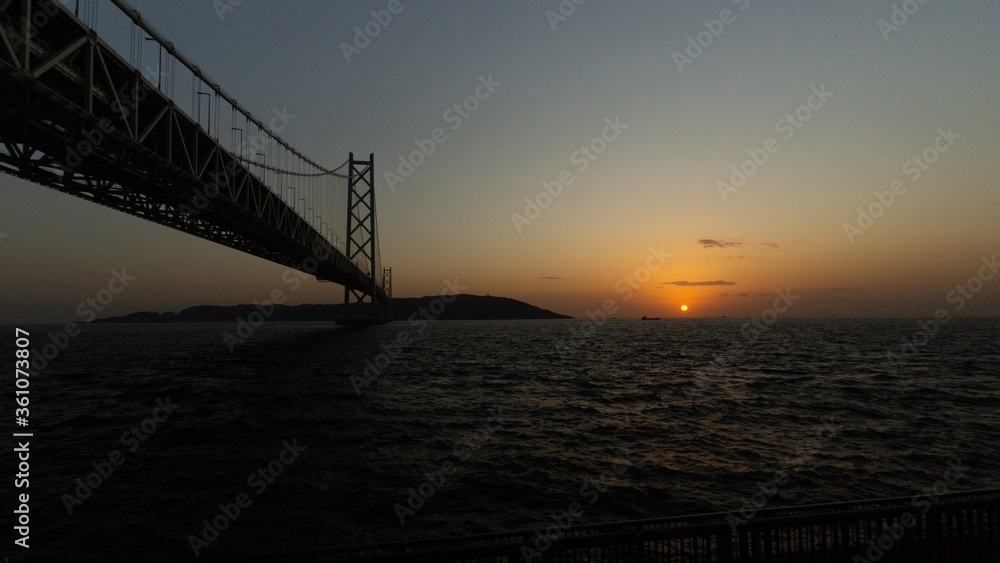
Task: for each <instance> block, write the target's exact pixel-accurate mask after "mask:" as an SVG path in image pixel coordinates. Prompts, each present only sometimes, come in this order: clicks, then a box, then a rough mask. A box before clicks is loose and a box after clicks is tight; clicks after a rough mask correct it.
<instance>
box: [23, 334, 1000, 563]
mask: <svg viewBox="0 0 1000 563" xmlns="http://www.w3.org/2000/svg"><path fill="white" fill-rule="evenodd" d="M744 322H745V321H743V320H737V319H718V320H707V319H706V320H696V319H685V320H683V321H659V322H639V321H610V322H607V323H605V324H604V325H603V326H600V327H597V328H596V330H595V331H594V334H593V335H591V336H580V335H581V334H583V333H586V332H589V330H588V327H587V325H584V324H583V323H582V322H581V321H506V322H439V323H433V324H430V325H426V326H425V327H417V326H410V325H408V324H406V323H393V324H389V325H385V326H379V327H369V328H351V329H345V328H338V327H334V326H332V325H326V324H311V323H309V324H270V325H265V326H263V327H262V328H260V329H259V330H258V331H257V333H256V334H255V335H254V336H253V338H252V339H251V340H249V341H248V342H247V343H245V344H243V345H241V346H239V347H237V348H236V350H235V352H233V353H230V351H229V350H228V349H227V347H226V345H225V343H224V342H223V339H222V333H223V332H225V331H232V330H233V328H234V327H233V326H230V325H224V324H203V325H103V326H102V325H96V326H87V327H85V329H84V332H83V333H82V334H81V335H80V336H78V337H76V338H73V339H72V341H71V342H70V344H69V346H68V348H67V349H66V350H65V351H62V352H61V353H59V355H58V356H57V357H55V358H54V359H52V360H51V361H50V362H49V365H47V366H46V367H45V368H44V369H43V370H41V371H40V372H39V373H37V374H35V375H33V376H32V387H31V392H32V400H33V402H32V408H31V416H32V428H31V430H33V431H34V432H35V437H34V438H33V439H32V441H31V448H32V454H31V462H32V466H31V471H32V475H31V488H30V492H31V502H32V505H31V510H32V524H33V526H32V537H31V539H32V549H31V553H32V554H33V555H34V556H35V558H39V559H45V558H49V559H59V558H63V559H65V557H64V556H66V555H68V554H72V557H70V559H72V560H93V561H98V560H100V561H104V560H143V559H144V560H163V559H171V560H174V559H190V558H193V557H194V553H193V551H192V549H191V547H190V545H189V541H190V540H189V537H190V536H198V537H200V536H201V535H202V533H203V528H204V524H203V521H204V520H212V519H213V518H215V517H216V516H217V515H218V514H219V512H220V509H219V504H220V503H223V504H226V503H233V502H234V501H235V499H236V498H237V495H239V494H241V493H246V494H247V498H249V500H250V504H249V506H246V507H245V508H243V509H242V510H241V512H240V515H239V516H238V517H237V518H236V519H235V520H234V521H232V522H231V523H230V524H229V526H228V528H227V529H226V530H223V531H222V532H221V533H220V534H219V536H218V538H217V539H215V540H214V541H213V542H211V543H210V544H209V545H208V546H207V547H203V548H202V549H201V555H202V556H203V557H205V556H212V557H215V556H231V555H246V554H259V553H266V552H279V553H280V552H290V551H301V550H312V549H319V548H324V547H333V546H340V545H350V544H358V543H366V542H381V541H394V540H402V539H410V538H420V537H428V536H443V535H452V534H467V533H477V532H484V531H501V530H508V529H528V528H532V527H533V526H536V525H539V524H544V523H546V522H547V520H548V518H549V516H550V514H552V513H554V512H558V511H560V510H564V509H565V508H566V507H567V506H568V505H569V504H570V503H572V502H576V501H581V499H582V501H583V503H584V506H585V513H584V516H583V518H582V519H580V520H579V521H580V522H581V523H582V522H586V523H592V522H603V521H613V520H621V519H635V518H647V517H654V516H664V515H675V514H685V513H693V512H709V511H727V510H733V509H738V508H740V506H741V504H742V503H744V502H746V501H747V499H749V498H750V496H751V495H753V493H754V492H756V491H757V490H758V483H760V482H766V481H767V480H769V479H771V478H772V477H774V475H775V473H776V472H780V471H785V472H787V473H788V475H790V478H789V481H788V483H787V484H786V485H783V486H782V487H780V489H779V490H778V492H777V494H776V495H775V496H774V498H772V499H770V500H769V505H770V506H781V505H787V504H799V503H813V502H825V501H837V500H847V499H859V498H867V497H881V496H898V495H912V494H914V493H916V492H918V491H921V490H923V489H925V488H927V487H930V486H932V485H933V483H934V482H935V481H936V480H938V479H939V478H940V477H941V476H942V475H943V474H944V472H945V471H946V470H947V468H948V462H949V461H952V460H958V459H961V462H962V464H963V465H966V466H968V467H969V468H970V469H969V471H968V472H967V473H966V474H965V475H964V476H963V477H962V480H961V481H960V482H959V483H958V484H957V485H956V487H957V488H960V489H973V488H984V487H996V486H1000V321H998V320H996V319H976V320H973V319H970V320H954V321H952V322H951V323H950V324H948V325H947V326H946V327H944V329H942V330H941V331H940V332H939V333H938V334H935V335H934V336H933V337H931V338H930V339H929V341H928V342H927V343H926V344H925V345H923V346H921V347H920V348H919V349H918V351H917V353H915V354H911V355H910V356H909V357H908V358H906V359H905V361H895V362H894V361H890V360H889V359H888V357H887V350H889V349H895V350H897V351H898V350H899V346H900V344H901V343H902V342H903V339H904V338H905V339H912V338H913V336H914V334H915V333H917V332H918V331H919V330H920V327H919V325H918V324H917V322H916V321H913V320H822V321H820V320H810V321H807V320H784V321H779V322H778V323H777V324H775V325H774V326H773V327H772V328H771V329H769V330H767V331H765V332H763V333H762V334H761V335H760V337H759V338H757V339H756V340H753V341H748V340H747V338H746V337H744V336H743V335H741V332H740V326H741V325H742V324H743V323H744ZM47 330H48V329H47V328H43V327H36V328H34V329H32V339H33V342H34V343H35V344H36V345H40V344H43V343H44V342H46V341H47V340H46V337H45V334H46V331H47ZM52 330H55V329H52ZM11 332H12V331H11ZM400 337H402V339H401V338H400ZM400 340H402V341H404V342H406V344H404V345H402V346H398V347H397V346H396V345H395V344H394V343H396V342H399V341H400ZM567 342H571V343H573V344H574V346H573V347H572V349H573V350H575V351H574V352H572V353H570V354H568V355H567V354H565V353H560V351H559V350H561V349H564V348H565V346H564V345H565V344H566V343H567ZM4 346H6V347H5V348H4V349H3V354H4V357H8V358H9V357H12V353H11V352H10V348H9V346H10V343H9V342H5V343H4ZM366 369H367V373H368V375H369V376H371V377H370V379H369V381H368V382H362V378H364V377H365V372H366ZM352 377H354V383H353V384H352ZM355 385H358V386H363V388H361V392H360V394H359V393H357V392H356V391H355ZM168 398H169V401H170V403H173V404H175V405H176V408H175V409H174V412H173V414H170V415H169V416H166V418H165V420H161V421H160V422H158V423H157V424H156V428H155V430H154V431H152V432H150V433H148V434H147V433H145V432H143V437H144V438H145V440H144V441H141V442H139V441H138V440H137V439H136V438H134V437H131V438H127V440H126V442H124V443H123V440H122V436H123V434H124V433H127V432H129V431H130V428H131V427H133V426H135V425H140V424H142V422H143V420H144V419H146V418H148V417H150V416H151V414H153V410H154V408H155V407H156V401H157V400H158V399H159V400H161V401H166V400H167V399H168ZM157 414H158V415H159V416H160V417H161V419H162V418H163V417H164V414H163V413H162V412H160V411H158V412H157ZM146 429H147V430H148V429H151V425H150V424H149V423H147V425H146ZM286 441H287V442H288V443H290V444H291V443H294V444H295V445H297V446H299V447H300V448H304V450H302V451H301V452H300V453H299V454H298V457H290V456H289V455H288V454H287V453H286V454H285V459H286V461H287V460H291V463H287V464H286V463H282V462H281V461H277V462H275V460H280V459H281V458H280V456H279V453H280V452H282V450H283V449H284V448H285V446H284V445H283V444H284V443H285V442H286ZM132 447H134V451H130V448H132ZM115 450H118V451H119V452H121V455H122V457H123V461H121V460H120V461H121V463H120V464H119V465H118V466H112V467H113V473H111V475H109V476H107V477H104V478H102V479H101V481H102V482H101V483H100V484H99V486H97V487H96V488H94V489H93V490H92V491H91V494H90V496H89V497H88V498H86V499H85V500H83V501H82V503H73V502H71V501H69V500H67V499H69V498H70V497H69V496H68V495H76V494H77V490H78V489H79V482H77V481H76V480H77V479H78V478H79V479H81V480H82V481H85V480H86V479H87V477H88V474H91V473H94V472H95V471H96V469H95V466H94V465H93V464H95V463H96V464H97V465H98V466H99V467H100V466H103V467H105V468H106V466H107V464H105V463H103V462H107V461H108V459H109V456H110V455H111V453H112V452H113V451H115ZM272 462H274V463H272ZM4 464H5V467H7V468H9V469H13V463H12V461H11V458H10V457H9V456H7V457H6V459H5V460H4ZM269 464H270V466H271V467H272V469H274V470H278V471H280V475H277V476H276V477H274V478H273V481H272V482H270V483H266V482H265V484H266V488H264V490H263V491H261V490H260V487H259V485H258V484H259V483H261V482H263V481H262V480H260V479H259V478H258V480H256V481H253V482H251V483H248V477H249V476H251V475H252V474H254V473H256V472H257V471H258V470H259V469H264V471H265V474H266V472H267V467H268V465H269ZM443 468H444V469H445V470H446V471H447V475H446V478H445V479H444V481H445V482H444V483H443V484H441V485H440V486H439V487H434V489H433V491H432V492H433V495H432V496H431V497H430V498H429V499H427V500H425V501H424V502H423V505H422V506H419V507H418V508H416V509H414V510H413V511H412V513H410V512H407V511H403V512H402V514H403V516H404V518H405V523H403V524H401V523H400V518H399V513H400V510H401V507H407V508H408V509H409V508H410V507H408V506H407V503H408V497H409V496H410V494H411V491H410V489H419V488H420V487H421V485H422V484H423V483H424V482H425V481H427V480H428V477H425V474H428V473H430V477H429V478H430V479H431V480H432V481H433V480H437V481H440V477H435V475H434V472H442V474H444V473H445V471H443ZM11 473H12V471H11ZM268 478H269V479H270V478H271V477H270V475H268ZM91 481H92V482H96V477H93V476H92V477H91ZM428 487H429V485H424V491H425V492H426V491H428V490H430V489H429V488H428ZM5 490H10V488H9V486H8V487H6V488H5ZM80 492H84V493H85V492H86V490H81V491H80ZM591 501H593V502H592V503H591ZM412 502H416V501H412ZM67 504H70V505H71V508H72V514H69V513H68V510H67ZM397 504H398V505H399V506H398V507H397V506H396V505H397ZM5 505H6V503H5ZM8 521H9V520H8ZM8 529H9V528H8ZM8 545H9V544H8ZM4 553H5V554H6V553H10V554H11V559H10V560H11V561H19V560H23V554H21V553H18V552H13V551H10V550H9V548H5V552H4Z"/></svg>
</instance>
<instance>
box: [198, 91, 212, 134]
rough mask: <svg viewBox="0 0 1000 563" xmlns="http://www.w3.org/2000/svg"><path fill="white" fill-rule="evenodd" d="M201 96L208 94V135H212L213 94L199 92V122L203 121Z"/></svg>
mask: <svg viewBox="0 0 1000 563" xmlns="http://www.w3.org/2000/svg"><path fill="white" fill-rule="evenodd" d="M201 96H208V129H207V130H208V136H209V137H211V136H212V95H211V94H209V93H208V92H198V122H199V123H201Z"/></svg>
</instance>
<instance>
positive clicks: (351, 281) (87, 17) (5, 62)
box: [0, 0, 392, 324]
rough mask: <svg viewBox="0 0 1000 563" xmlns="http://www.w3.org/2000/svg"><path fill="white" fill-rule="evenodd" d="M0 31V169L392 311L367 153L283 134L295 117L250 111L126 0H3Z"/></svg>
mask: <svg viewBox="0 0 1000 563" xmlns="http://www.w3.org/2000/svg"><path fill="white" fill-rule="evenodd" d="M104 6H109V7H110V9H104V10H103V11H102V10H101V9H100V8H102V7H104ZM98 28H99V29H98ZM98 30H100V31H102V32H105V36H104V37H102V35H99V34H98ZM109 41H111V43H109ZM115 41H117V43H115ZM0 43H2V44H0V172H4V173H6V174H10V175H12V176H16V177H19V178H23V179H25V180H28V181H31V182H34V183H37V184H41V185H43V186H47V187H49V188H52V189H55V190H59V191H61V192H64V193H67V194H70V195H73V196H76V197H79V198H82V199H85V200H87V201H90V202H93V203H97V204H100V205H104V206H106V207H110V208H112V209H116V210H118V211H123V212H125V213H129V214H131V215H135V216H137V217H141V218H143V219H146V220H148V221H153V222H155V223H159V224H161V225H165V226H167V227H170V228H173V229H177V230H179V231H182V232H185V233H189V234H192V235H195V236H197V237H201V238H203V239H206V240H210V241H213V242H216V243H219V244H222V245H225V246H228V247H230V248H233V249H236V250H239V251H242V252H246V253H248V254H252V255H254V256H258V257H260V258H264V259H266V260H270V261H272V262H276V263H278V264H282V265H284V266H288V267H290V268H293V269H296V270H299V271H302V272H305V273H307V274H312V275H314V276H315V277H316V278H317V279H318V280H320V281H326V282H333V283H336V284H339V285H342V286H343V287H344V315H343V317H341V318H339V319H337V321H338V322H341V323H344V324H368V323H376V322H385V321H386V320H389V319H390V317H391V309H390V305H391V301H390V299H391V295H392V276H391V274H392V271H391V269H388V268H383V267H382V263H381V256H380V251H379V242H378V228H377V226H378V225H377V220H376V209H375V182H374V178H375V175H374V169H375V159H374V155H373V154H369V155H368V158H367V159H356V158H355V157H354V154H353V153H351V154H350V155H349V157H348V159H347V161H346V162H344V163H343V164H342V165H340V166H339V167H337V168H327V167H324V166H322V165H320V164H318V163H317V162H315V161H313V160H312V159H310V158H308V157H307V156H305V155H304V154H302V153H301V152H299V151H298V150H296V149H295V148H294V147H292V146H291V145H289V144H288V143H287V142H285V141H284V140H282V139H281V138H280V137H279V136H278V133H280V132H281V131H282V130H283V129H284V128H285V126H287V125H288V123H290V122H291V121H292V120H293V119H294V118H295V117H296V116H294V115H292V114H290V113H289V112H288V111H287V110H286V109H285V108H280V109H279V108H275V109H274V110H273V112H272V115H271V116H269V117H268V118H265V119H259V118H257V117H255V116H254V115H252V114H251V113H250V112H249V111H248V110H246V109H245V108H243V107H242V106H240V105H239V104H238V103H237V101H236V100H235V98H233V97H232V96H230V95H229V94H228V93H226V92H225V91H224V90H223V89H222V87H220V86H219V85H218V84H217V83H216V82H215V81H213V80H212V79H211V78H210V77H208V76H207V75H206V74H205V73H204V72H203V71H202V70H201V69H200V68H199V67H197V66H196V65H194V64H193V63H192V62H191V61H190V60H189V59H188V58H187V57H185V56H184V55H183V54H182V53H180V52H179V51H178V50H177V48H176V47H175V46H174V44H173V43H171V42H169V41H167V40H166V38H164V37H163V35H162V34H161V33H159V32H158V31H157V30H156V29H155V28H154V27H153V26H152V25H150V24H149V23H148V22H146V21H145V20H143V19H142V16H141V15H140V14H139V12H138V11H136V10H135V9H134V8H132V7H131V6H129V5H128V4H126V3H125V2H123V1H121V0H109V1H108V2H100V1H99V0H76V1H75V2H74V1H72V0H71V1H69V2H66V3H61V2H57V1H54V0H0ZM115 46H117V47H118V48H117V49H116V48H115ZM178 63H180V64H179V65H178Z"/></svg>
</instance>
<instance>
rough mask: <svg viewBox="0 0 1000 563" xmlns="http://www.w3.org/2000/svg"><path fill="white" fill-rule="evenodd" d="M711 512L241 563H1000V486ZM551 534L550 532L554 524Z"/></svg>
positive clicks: (277, 557) (446, 539)
mask: <svg viewBox="0 0 1000 563" xmlns="http://www.w3.org/2000/svg"><path fill="white" fill-rule="evenodd" d="M933 501H934V502H926V503H925V502H920V503H914V498H913V497H898V498H887V499H875V500H867V501H852V502H842V503H829V504H816V505H806V506H794V507H784V508H771V509H762V510H759V511H758V512H757V513H756V514H755V515H754V517H753V518H752V519H750V520H747V521H745V522H743V523H739V524H734V521H733V520H732V519H731V515H730V514H729V513H712V514H701V515H694V516H679V517H668V518H657V519H649V520H636V521H628V522H616V523H610V524H593V525H586V526H573V527H570V528H568V529H566V530H560V529H558V528H556V529H555V530H554V533H553V535H552V536H551V537H543V536H542V535H540V533H539V532H541V534H545V533H546V531H547V530H546V529H540V530H539V531H535V530H522V531H516V532H503V533H495V534H480V535H476V536H465V537H458V538H438V539H427V540H417V541H409V542H399V543H391V544H382V545H370V546H364V547H357V548H343V549H337V550H325V551H314V552H308V553H297V554H294V555H276V556H263V557H257V558H252V559H240V561H293V560H294V561H372V562H373V561H402V562H405V561H453V562H467V561H483V562H486V561H489V562H508V563H513V562H517V561H534V562H548V561H559V562H564V561H580V562H585V561H586V562H589V561H610V562H631V561H662V562H665V563H688V562H695V561H704V562H710V561H720V562H722V561H732V562H741V563H744V562H754V563H771V562H792V561H801V562H831V563H832V562H841V561H844V562H852V563H857V562H873V561H880V562H899V563H904V562H905V563H950V562H956V561H961V562H969V563H975V562H983V563H986V562H995V561H1000V489H990V490H982V491H967V492H960V493H952V494H945V495H941V496H940V497H938V498H936V499H933ZM550 528H551V526H550Z"/></svg>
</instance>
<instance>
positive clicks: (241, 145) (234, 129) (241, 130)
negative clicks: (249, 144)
mask: <svg viewBox="0 0 1000 563" xmlns="http://www.w3.org/2000/svg"><path fill="white" fill-rule="evenodd" d="M231 129H232V130H233V131H239V132H240V160H243V129H242V128H241V127H232V128H231ZM234 141H235V139H234ZM233 148H236V147H233Z"/></svg>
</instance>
